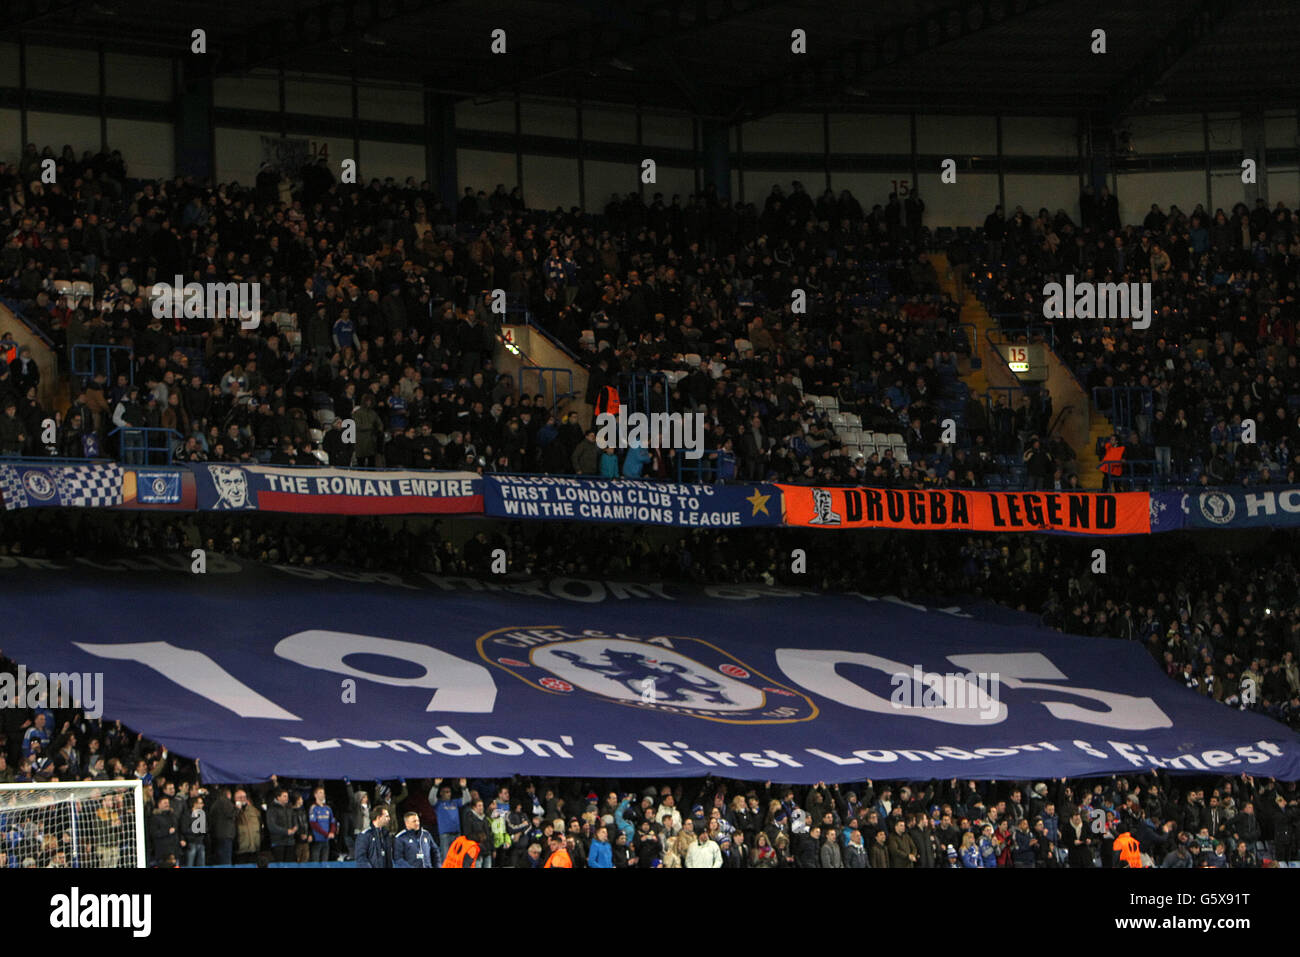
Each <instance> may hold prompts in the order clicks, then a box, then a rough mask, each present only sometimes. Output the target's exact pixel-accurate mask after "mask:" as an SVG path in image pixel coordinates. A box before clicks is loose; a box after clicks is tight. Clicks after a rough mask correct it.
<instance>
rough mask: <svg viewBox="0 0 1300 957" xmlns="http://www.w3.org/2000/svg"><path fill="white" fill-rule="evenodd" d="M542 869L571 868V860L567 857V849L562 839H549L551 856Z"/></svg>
mask: <svg viewBox="0 0 1300 957" xmlns="http://www.w3.org/2000/svg"><path fill="white" fill-rule="evenodd" d="M542 867H573V858H571V857H569V849H568V848H567V847H565V846H564V841H563V840H562V839H561V840H556V839H555V838H551V856H550V857H548V858H547V859H546V863H545V864H543V865H542Z"/></svg>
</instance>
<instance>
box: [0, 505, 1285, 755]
mask: <svg viewBox="0 0 1300 957" xmlns="http://www.w3.org/2000/svg"><path fill="white" fill-rule="evenodd" d="M832 539H834V540H832ZM1094 547H1095V544H1094V543H1093V542H1091V541H1089V540H1086V539H1075V538H1070V537H1056V536H1034V535H1021V536H1014V535H1006V536H998V535H988V536H966V537H954V536H953V535H952V534H951V533H945V532H911V531H899V532H886V531H881V532H874V533H870V534H862V535H853V536H828V535H826V533H824V532H818V531H815V530H799V529H772V530H765V529H746V530H744V531H741V532H734V531H725V530H724V531H708V532H705V531H701V530H684V529H672V528H645V527H634V526H618V525H591V524H587V525H583V524H557V523H540V522H537V523H520V522H514V523H507V522H503V521H487V520H455V519H447V520H438V519H430V518H412V519H387V520H385V519H377V518H357V517H348V518H344V517H329V516H311V517H307V516H292V517H275V518H272V517H266V516H260V515H217V514H201V513H200V514H193V515H184V516H181V517H171V516H160V515H121V514H106V513H96V512H91V511H76V510H65V511H60V512H51V511H45V510H31V511H28V512H18V513H15V514H14V515H13V517H12V518H11V519H9V520H7V522H6V524H5V526H4V528H2V529H0V559H4V558H5V557H7V556H23V557H27V558H33V559H43V560H51V561H56V562H68V561H74V560H76V559H78V558H85V559H88V560H91V561H96V562H104V561H112V560H114V559H118V558H123V557H133V556H153V557H158V556H165V555H169V554H173V555H180V556H184V557H185V561H186V562H188V560H189V559H188V556H189V555H190V552H191V550H192V549H193V548H203V549H205V550H207V551H208V552H210V553H213V554H221V555H229V556H231V557H234V558H238V559H240V560H243V561H253V562H265V563H272V564H282V565H289V566H302V565H312V566H320V567H331V566H333V567H346V568H357V569H364V570H367V571H377V572H386V573H391V574H398V575H400V574H403V573H421V572H428V573H432V574H436V575H446V576H457V577H477V578H490V577H495V576H493V575H492V553H493V551H494V550H495V549H497V548H501V549H504V550H505V552H506V555H507V560H508V567H509V568H510V570H511V574H512V575H514V576H515V577H516V578H524V579H539V578H540V579H548V578H552V577H565V578H590V579H599V580H645V581H650V580H653V581H667V582H678V583H683V584H688V585H697V586H698V585H709V584H737V583H752V582H765V583H767V584H769V585H778V586H782V587H791V588H807V589H815V590H818V591H822V592H849V591H853V592H861V593H864V594H874V595H896V596H898V597H900V598H902V599H904V600H908V601H915V602H921V603H924V604H927V605H932V606H938V607H942V606H944V605H947V604H951V603H953V602H960V601H965V600H969V599H970V598H972V597H973V598H977V599H984V600H988V601H992V602H995V603H997V604H1001V605H1005V606H1007V607H1010V608H1014V609H1018V610H1021V611H1025V612H1029V613H1031V614H1037V615H1039V616H1041V620H1042V621H1043V623H1044V624H1046V625H1048V626H1049V627H1053V628H1057V629H1060V630H1062V631H1064V632H1066V633H1069V634H1082V635H1091V636H1096V637H1107V638H1113V639H1117V640H1125V641H1137V642H1141V643H1142V645H1143V647H1145V648H1146V649H1147V651H1148V652H1149V653H1150V654H1151V656H1152V657H1153V658H1154V659H1155V660H1156V661H1157V662H1158V663H1159V664H1160V666H1161V667H1162V668H1163V669H1164V670H1165V672H1166V673H1167V674H1168V675H1169V676H1170V678H1172V679H1173V680H1176V681H1178V682H1179V683H1181V684H1184V685H1185V686H1186V687H1188V688H1192V689H1194V690H1196V691H1198V692H1199V693H1201V694H1204V695H1206V696H1208V697H1211V698H1213V699H1214V700H1216V701H1220V702H1222V703H1224V704H1225V705H1227V706H1230V707H1235V708H1246V709H1249V710H1252V711H1256V712H1259V713H1262V714H1266V715H1269V716H1270V717H1273V718H1274V719H1276V720H1278V721H1280V722H1283V723H1285V724H1287V725H1289V726H1291V727H1292V728H1296V729H1298V730H1300V669H1298V668H1297V662H1298V661H1300V536H1297V535H1296V534H1295V533H1293V532H1284V531H1277V532H1273V533H1269V534H1267V535H1266V536H1259V537H1257V538H1256V539H1255V541H1254V543H1253V544H1252V545H1251V546H1250V547H1248V548H1245V549H1243V550H1238V551H1234V550H1230V549H1228V548H1227V547H1226V546H1225V545H1223V543H1222V541H1221V539H1220V538H1218V537H1217V536H1215V535H1213V534H1209V533H1194V532H1184V533H1172V534H1170V535H1165V536H1161V537H1159V538H1158V539H1156V538H1133V539H1130V540H1127V541H1126V542H1125V547H1124V549H1123V551H1122V553H1118V552H1116V553H1114V557H1113V559H1112V560H1113V561H1114V563H1115V564H1114V566H1113V567H1111V568H1110V569H1109V571H1108V572H1107V573H1104V574H1098V573H1094V572H1093V570H1092V569H1093V565H1094V562H1095V556H1094V555H1093V548H1094ZM795 548H799V549H802V550H803V551H804V553H805V556H806V562H807V565H806V569H807V570H806V571H804V572H796V571H794V568H793V565H792V563H791V561H790V555H791V551H792V549H795ZM1171 550H1172V551H1174V552H1176V553H1177V554H1178V555H1179V556H1180V559H1179V562H1178V563H1177V564H1176V565H1171V564H1170V563H1169V561H1168V555H1169V554H1170V552H1171ZM1121 554H1122V557H1121Z"/></svg>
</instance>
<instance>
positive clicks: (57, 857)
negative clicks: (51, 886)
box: [0, 781, 145, 870]
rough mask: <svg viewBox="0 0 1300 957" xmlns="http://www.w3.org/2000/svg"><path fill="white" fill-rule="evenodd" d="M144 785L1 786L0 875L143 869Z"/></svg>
mask: <svg viewBox="0 0 1300 957" xmlns="http://www.w3.org/2000/svg"><path fill="white" fill-rule="evenodd" d="M141 788H142V785H141V783H140V782H139V781H80V782H64V783H55V784H0V870H4V869H5V868H8V867H144V866H145V857H144V793H143V791H142V790H141Z"/></svg>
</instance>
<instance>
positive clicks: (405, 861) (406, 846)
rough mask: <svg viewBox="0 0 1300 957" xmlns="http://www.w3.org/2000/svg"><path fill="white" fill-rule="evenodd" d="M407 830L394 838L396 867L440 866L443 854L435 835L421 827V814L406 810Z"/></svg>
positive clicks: (394, 864)
mask: <svg viewBox="0 0 1300 957" xmlns="http://www.w3.org/2000/svg"><path fill="white" fill-rule="evenodd" d="M405 820H406V830H404V831H402V832H401V833H399V834H398V835H397V837H396V838H394V839H393V866H394V867H438V866H440V865H441V864H442V855H441V854H440V853H439V852H438V842H437V841H435V840H434V839H433V835H432V834H430V833H429V832H428V831H426V830H425V829H424V828H422V827H420V815H419V814H417V813H415V812H414V811H407V812H406V818H405Z"/></svg>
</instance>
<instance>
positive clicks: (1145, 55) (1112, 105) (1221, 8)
mask: <svg viewBox="0 0 1300 957" xmlns="http://www.w3.org/2000/svg"><path fill="white" fill-rule="evenodd" d="M1235 5H1236V0H1196V2H1195V3H1194V4H1193V8H1192V10H1191V12H1190V13H1188V14H1187V15H1186V16H1184V17H1183V18H1182V19H1180V20H1179V21H1178V23H1177V24H1175V25H1174V28H1173V29H1172V30H1170V31H1169V32H1168V33H1166V34H1165V35H1164V36H1163V37H1161V38H1160V41H1159V42H1158V43H1156V44H1155V45H1153V46H1152V47H1150V48H1149V49H1147V50H1144V51H1143V52H1142V55H1141V56H1140V57H1138V60H1137V65H1136V66H1134V67H1133V69H1131V70H1129V71H1128V72H1127V73H1125V74H1124V76H1123V77H1122V78H1121V79H1120V80H1119V82H1118V83H1116V84H1115V85H1114V86H1113V87H1112V88H1111V89H1110V92H1109V93H1107V94H1106V99H1105V101H1104V103H1103V105H1102V109H1101V112H1102V117H1101V118H1102V119H1104V120H1106V121H1108V122H1111V123H1114V122H1117V121H1118V120H1119V118H1120V117H1121V116H1123V115H1124V114H1125V113H1127V112H1128V111H1129V110H1130V109H1132V108H1133V106H1134V104H1135V103H1136V102H1137V101H1138V100H1139V99H1140V98H1141V97H1142V96H1143V94H1145V93H1148V92H1149V91H1150V90H1151V88H1152V87H1155V86H1157V85H1158V84H1159V83H1160V81H1161V79H1162V78H1163V77H1164V76H1165V75H1166V74H1167V73H1168V72H1169V71H1170V70H1172V69H1173V67H1174V65H1175V64H1176V63H1178V61H1179V60H1181V59H1182V58H1183V57H1184V56H1186V55H1187V53H1188V52H1189V51H1190V50H1191V49H1192V48H1193V47H1194V46H1196V44H1198V43H1200V42H1201V40H1203V39H1205V37H1206V36H1208V35H1209V34H1210V33H1211V32H1212V31H1213V30H1214V29H1215V27H1217V26H1218V25H1219V22H1220V21H1221V20H1222V19H1223V18H1224V17H1225V16H1226V15H1227V14H1228V13H1229V12H1230V11H1231V10H1232V8H1233V7H1234V6H1235Z"/></svg>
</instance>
